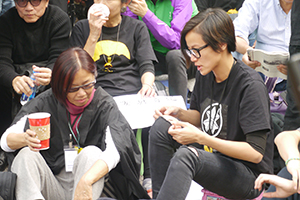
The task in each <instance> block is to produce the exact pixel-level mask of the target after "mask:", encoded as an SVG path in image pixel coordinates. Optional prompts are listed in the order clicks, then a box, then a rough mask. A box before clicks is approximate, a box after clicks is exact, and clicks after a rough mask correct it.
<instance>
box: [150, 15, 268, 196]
mask: <svg viewBox="0 0 300 200" xmlns="http://www.w3.org/2000/svg"><path fill="white" fill-rule="evenodd" d="M181 50H182V52H183V54H184V55H185V57H186V58H187V60H188V61H189V62H193V63H194V64H195V66H196V67H197V69H198V72H197V74H196V84H195V88H194V90H193V93H192V98H191V106H190V110H183V109H180V108H177V107H169V106H165V107H163V108H161V109H159V110H156V113H155V118H156V119H157V120H156V122H155V124H154V125H153V126H152V128H151V129H150V143H149V155H150V174H151V177H152V186H153V187H152V189H153V197H154V198H156V199H158V200H161V199H164V200H165V199H175V200H177V199H178V200H179V199H185V197H186V195H187V193H188V190H189V187H190V185H191V182H192V180H194V181H196V182H197V183H199V184H200V185H201V186H203V187H204V188H205V189H207V190H209V191H211V192H214V193H216V194H218V195H220V196H223V197H225V198H228V199H253V198H255V197H257V196H258V195H259V194H260V192H261V191H258V190H255V189H254V181H255V179H256V177H257V176H258V175H259V174H260V173H262V172H264V173H272V169H273V167H272V158H273V153H272V152H273V131H272V127H271V117H270V110H269V100H268V93H267V91H266V88H265V86H264V83H263V81H262V80H261V78H260V76H259V75H258V74H257V73H256V72H255V71H254V70H253V69H251V68H250V67H248V66H246V65H245V64H244V63H242V62H241V61H238V60H236V59H234V58H233V57H232V55H231V52H232V51H235V36H234V28H233V24H232V20H231V19H230V17H229V16H228V15H227V14H226V13H225V11H223V10H221V9H207V10H206V11H203V12H200V13H199V14H198V15H196V16H195V17H193V18H192V19H191V20H190V21H189V22H187V24H186V25H185V27H184V29H183V31H182V33H181Z"/></svg>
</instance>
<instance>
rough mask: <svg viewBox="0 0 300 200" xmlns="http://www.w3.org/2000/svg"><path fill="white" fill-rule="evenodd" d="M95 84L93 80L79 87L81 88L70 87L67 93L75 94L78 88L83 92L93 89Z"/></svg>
mask: <svg viewBox="0 0 300 200" xmlns="http://www.w3.org/2000/svg"><path fill="white" fill-rule="evenodd" d="M95 83H96V80H94V81H92V82H90V83H87V84H84V85H81V86H76V87H72V88H70V90H69V92H70V93H72V92H77V91H78V90H79V89H80V88H82V89H84V90H87V89H90V88H92V87H94V85H95Z"/></svg>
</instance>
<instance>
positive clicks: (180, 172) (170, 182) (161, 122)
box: [149, 117, 260, 200]
mask: <svg viewBox="0 0 300 200" xmlns="http://www.w3.org/2000/svg"><path fill="white" fill-rule="evenodd" d="M170 125H171V124H170V123H169V122H168V121H166V120H165V119H164V118H162V117H160V118H158V119H157V120H156V122H155V123H154V125H153V126H152V127H151V129H150V139H149V158H150V174H151V178H152V190H153V198H154V199H155V198H156V199H157V200H166V199H172V200H179V199H182V200H184V199H185V197H186V195H187V193H188V191H189V188H190V185H191V182H192V180H194V181H196V182H197V183H199V184H200V185H201V186H202V187H204V188H206V189H207V190H209V191H211V192H214V193H216V194H218V195H221V196H224V197H226V198H229V199H253V198H255V197H257V196H258V195H259V194H260V192H259V191H258V190H255V189H254V181H255V179H256V177H257V174H255V173H253V172H252V170H251V169H249V168H248V167H247V166H245V165H244V164H243V163H242V162H240V161H238V160H235V159H232V158H230V157H227V156H224V155H222V154H219V153H208V152H206V151H204V150H202V149H201V146H200V145H199V144H195V145H191V146H193V147H195V149H196V150H197V152H198V154H199V156H197V155H196V154H195V153H194V152H193V151H191V150H190V149H189V148H188V147H187V146H185V145H181V144H179V143H177V142H176V141H175V140H173V139H172V137H171V136H170V135H169V134H168V128H169V127H170Z"/></svg>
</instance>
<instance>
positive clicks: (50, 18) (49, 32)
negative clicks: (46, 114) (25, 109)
mask: <svg viewBox="0 0 300 200" xmlns="http://www.w3.org/2000/svg"><path fill="white" fill-rule="evenodd" d="M48 3H49V0H15V7H13V8H11V9H10V10H8V11H7V12H5V13H4V14H3V15H2V16H1V17H0V27H1V31H0V90H1V98H0V135H1V134H2V133H3V131H4V130H5V129H6V128H7V127H8V126H9V125H10V123H11V121H12V115H11V112H12V101H13V100H12V99H14V108H16V109H19V108H20V107H21V105H20V103H19V102H20V96H21V94H22V93H25V94H26V95H27V96H30V94H31V89H30V86H31V87H32V86H33V84H34V83H33V81H32V80H31V79H30V78H29V76H30V74H31V73H32V71H33V70H34V71H35V72H38V73H35V78H36V84H37V85H38V86H39V89H40V92H41V91H42V90H44V89H42V88H45V87H46V86H48V85H49V83H50V80H51V70H52V68H53V65H54V62H55V60H56V58H57V57H58V56H59V54H60V53H61V52H63V51H64V50H66V49H67V48H68V44H69V35H70V31H71V23H70V19H69V17H68V15H67V14H66V13H65V12H63V11H62V10H61V9H59V8H58V7H56V6H52V5H48ZM34 65H36V66H35V67H34ZM14 112H15V113H14V114H16V113H17V112H16V111H14Z"/></svg>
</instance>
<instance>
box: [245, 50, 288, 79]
mask: <svg viewBox="0 0 300 200" xmlns="http://www.w3.org/2000/svg"><path fill="white" fill-rule="evenodd" d="M247 53H248V57H249V60H251V61H258V62H260V63H261V66H259V67H256V68H255V70H256V71H258V72H261V73H263V74H264V75H266V76H268V77H279V78H282V79H287V76H286V75H285V74H283V73H281V72H280V71H278V69H277V66H278V65H280V64H283V65H287V62H288V60H289V57H290V55H289V53H288V52H266V51H263V50H260V49H247Z"/></svg>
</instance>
